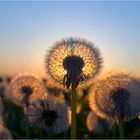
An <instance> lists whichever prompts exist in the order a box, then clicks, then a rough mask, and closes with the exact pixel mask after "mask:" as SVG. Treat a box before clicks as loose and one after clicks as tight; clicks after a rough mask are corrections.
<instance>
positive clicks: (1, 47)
mask: <svg viewBox="0 0 140 140" xmlns="http://www.w3.org/2000/svg"><path fill="white" fill-rule="evenodd" d="M70 36H72V37H80V38H85V39H87V40H89V41H92V42H93V43H94V44H95V46H97V47H98V48H99V49H100V52H101V55H102V57H103V60H104V63H103V69H102V72H107V71H110V70H127V71H132V72H134V73H136V74H138V75H139V76H140V2H139V1H137V2H131V1H124V2H122V1H118V2H114V1H112V2H111V1H110V2H109V1H108V2H106V1H98V2H97V1H88V2H84V1H81V2H80V1H77V2H74V1H71V2H70V1H69V2H68V1H67V2H64V1H59V2H56V1H54V2H49V1H42V2H39V1H38V2H37V1H34V2H31V1H30V2H28V1H22V2H18V1H15V2H10V1H9V2H8V1H5V2H2V1H0V74H16V73H19V72H25V71H26V72H35V73H37V74H39V75H44V74H45V65H44V56H45V54H46V51H47V50H48V49H49V47H51V46H52V44H53V43H54V42H56V41H59V40H61V39H63V38H67V37H70ZM60 53H61V52H60Z"/></svg>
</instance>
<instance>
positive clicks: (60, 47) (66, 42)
mask: <svg viewBox="0 0 140 140" xmlns="http://www.w3.org/2000/svg"><path fill="white" fill-rule="evenodd" d="M45 63H46V66H45V68H46V74H47V77H48V78H49V79H52V80H53V81H54V82H57V83H59V84H62V83H63V84H64V86H66V87H67V88H69V86H70V85H71V84H75V86H77V85H78V84H80V85H81V84H83V83H84V81H86V82H85V83H86V84H88V83H90V81H91V79H92V80H93V78H94V77H95V76H96V75H97V73H99V71H100V68H101V63H102V58H101V57H100V53H99V50H98V49H97V48H96V47H95V46H94V44H93V43H91V42H88V41H86V40H84V39H74V38H68V39H63V40H62V41H60V42H56V43H55V44H54V45H53V47H52V48H51V49H50V51H48V53H47V55H46V57H45Z"/></svg>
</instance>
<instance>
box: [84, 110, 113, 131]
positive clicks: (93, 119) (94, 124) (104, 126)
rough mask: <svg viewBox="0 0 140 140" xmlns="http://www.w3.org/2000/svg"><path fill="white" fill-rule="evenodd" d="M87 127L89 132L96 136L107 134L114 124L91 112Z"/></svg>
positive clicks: (88, 116)
mask: <svg viewBox="0 0 140 140" xmlns="http://www.w3.org/2000/svg"><path fill="white" fill-rule="evenodd" d="M86 125H87V128H88V130H89V131H91V132H93V133H95V134H102V133H104V132H106V131H107V130H109V129H111V128H112V126H113V123H111V122H109V121H107V120H105V119H101V118H100V117H98V116H97V115H96V114H95V113H94V112H93V111H91V112H89V114H88V115H87V119H86Z"/></svg>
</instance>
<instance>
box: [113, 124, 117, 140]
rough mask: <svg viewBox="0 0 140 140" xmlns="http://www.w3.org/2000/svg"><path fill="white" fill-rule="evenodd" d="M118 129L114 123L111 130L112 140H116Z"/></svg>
mask: <svg viewBox="0 0 140 140" xmlns="http://www.w3.org/2000/svg"><path fill="white" fill-rule="evenodd" d="M117 128H118V126H117V124H116V123H115V124H114V125H113V130H112V139H117V130H118V129H117Z"/></svg>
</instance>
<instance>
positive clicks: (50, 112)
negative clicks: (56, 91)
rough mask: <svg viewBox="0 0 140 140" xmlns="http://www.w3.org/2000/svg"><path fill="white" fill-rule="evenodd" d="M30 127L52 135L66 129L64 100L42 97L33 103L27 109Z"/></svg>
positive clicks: (66, 118)
mask: <svg viewBox="0 0 140 140" xmlns="http://www.w3.org/2000/svg"><path fill="white" fill-rule="evenodd" d="M28 118H29V122H30V124H31V125H32V126H35V127H40V128H41V129H42V130H44V131H48V132H50V133H52V134H59V133H62V132H63V131H65V130H66V129H67V128H68V113H67V105H66V103H65V102H64V100H59V99H58V98H56V97H54V96H46V95H44V96H43V97H42V98H38V99H36V100H35V101H33V102H32V103H31V104H30V106H29V108H28Z"/></svg>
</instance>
